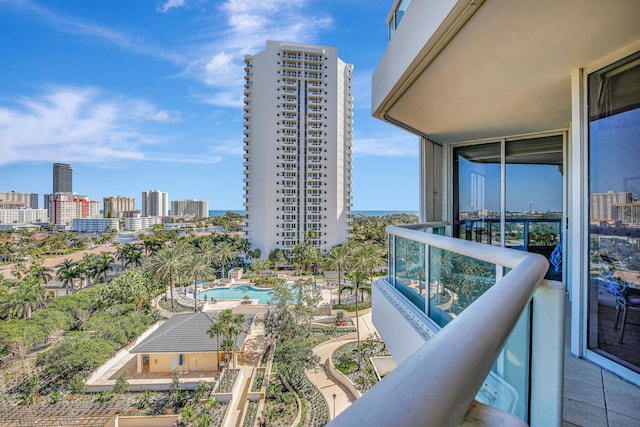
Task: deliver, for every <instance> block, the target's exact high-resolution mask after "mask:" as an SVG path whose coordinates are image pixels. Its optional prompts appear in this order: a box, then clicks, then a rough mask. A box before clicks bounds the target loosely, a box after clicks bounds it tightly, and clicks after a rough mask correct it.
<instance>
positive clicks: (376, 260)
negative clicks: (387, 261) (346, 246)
mask: <svg viewBox="0 0 640 427" xmlns="http://www.w3.org/2000/svg"><path fill="white" fill-rule="evenodd" d="M383 265H384V259H383V258H382V255H381V254H380V249H379V248H378V247H377V246H375V245H373V244H371V243H364V244H360V245H358V246H356V247H355V248H354V249H353V251H352V252H351V266H352V267H353V268H355V269H358V270H362V271H363V272H365V273H367V274H368V275H369V280H370V281H371V283H373V272H374V271H375V269H376V268H378V267H380V266H383Z"/></svg>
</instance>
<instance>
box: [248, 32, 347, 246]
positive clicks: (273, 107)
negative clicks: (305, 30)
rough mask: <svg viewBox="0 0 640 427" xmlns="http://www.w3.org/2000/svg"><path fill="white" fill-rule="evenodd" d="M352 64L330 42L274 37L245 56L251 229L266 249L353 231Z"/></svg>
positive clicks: (333, 240)
mask: <svg viewBox="0 0 640 427" xmlns="http://www.w3.org/2000/svg"><path fill="white" fill-rule="evenodd" d="M352 70H353V66H352V65H350V64H346V63H344V62H343V61H342V60H340V58H338V51H337V49H336V48H334V47H326V46H311V45H304V44H295V43H283V42H275V41H268V42H267V48H266V50H265V51H263V52H260V53H258V54H256V55H251V56H246V57H245V72H246V74H245V85H244V95H245V97H244V143H245V144H244V151H245V153H244V158H245V163H244V166H245V169H244V175H245V178H244V182H245V186H244V189H245V202H244V206H245V210H246V229H247V234H248V238H249V240H250V241H251V243H252V244H253V245H254V246H256V247H257V248H260V250H262V253H263V255H264V256H267V255H268V254H269V252H270V251H271V250H273V249H276V248H279V249H283V250H284V251H285V253H286V254H287V255H289V256H290V255H291V251H292V249H293V247H294V246H295V245H296V244H297V243H299V242H302V241H303V240H306V241H307V242H309V243H310V244H311V245H313V246H316V247H319V248H321V249H323V250H328V249H330V248H331V247H333V246H335V245H337V244H339V243H342V242H344V241H345V240H346V239H347V238H348V237H349V235H350V233H349V232H350V230H351V139H352V116H353V99H352V97H351V72H352ZM311 230H313V231H314V233H309V232H310V231H311ZM310 235H311V236H312V238H311V239H309V236H310Z"/></svg>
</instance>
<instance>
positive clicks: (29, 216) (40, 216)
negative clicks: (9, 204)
mask: <svg viewBox="0 0 640 427" xmlns="http://www.w3.org/2000/svg"><path fill="white" fill-rule="evenodd" d="M48 221H49V211H48V210H47V209H31V208H21V209H0V223H8V224H13V223H32V222H48Z"/></svg>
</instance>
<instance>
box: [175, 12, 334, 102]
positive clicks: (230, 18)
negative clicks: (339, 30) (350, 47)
mask: <svg viewBox="0 0 640 427" xmlns="http://www.w3.org/2000/svg"><path fill="white" fill-rule="evenodd" d="M305 4H306V1H305V0H228V1H226V2H224V3H223V4H222V6H220V11H221V12H222V16H221V17H216V19H217V20H216V24H219V23H220V22H221V21H222V20H224V21H225V22H226V25H224V24H223V25H222V26H223V27H225V28H226V29H225V30H223V31H221V32H217V33H213V34H207V37H208V38H209V39H212V38H213V39H215V41H214V42H210V43H207V44H205V45H204V46H201V47H200V48H199V49H197V50H196V51H195V52H194V59H193V60H192V61H191V62H190V64H189V66H188V67H187V70H186V71H185V73H184V74H185V75H188V76H191V77H196V78H198V79H199V80H201V81H203V82H204V83H205V84H207V85H209V86H211V87H214V88H216V89H233V90H235V91H237V88H239V87H241V84H242V81H241V80H240V78H241V77H242V76H244V71H243V68H244V56H245V55H248V54H255V53H257V52H259V51H261V50H263V49H264V47H265V44H266V40H281V41H292V42H298V43H312V42H313V41H314V40H315V39H316V37H317V35H318V33H319V32H320V31H321V30H324V29H326V28H328V27H330V26H331V25H332V24H333V20H332V19H331V18H330V17H328V16H314V15H312V14H310V13H309V12H307V11H306V10H305V8H304V6H305ZM204 98H206V99H207V102H208V103H212V104H216V105H220V106H225V107H227V106H234V107H235V106H239V105H241V104H240V102H241V99H238V100H235V99H233V103H232V104H230V103H229V101H230V98H229V96H228V95H227V94H217V95H214V96H208V97H204Z"/></svg>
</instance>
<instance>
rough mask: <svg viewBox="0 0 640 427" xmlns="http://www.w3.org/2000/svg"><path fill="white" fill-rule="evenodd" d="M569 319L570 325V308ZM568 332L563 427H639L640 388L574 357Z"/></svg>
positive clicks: (566, 334)
mask: <svg viewBox="0 0 640 427" xmlns="http://www.w3.org/2000/svg"><path fill="white" fill-rule="evenodd" d="M567 317H568V319H567V323H566V324H567V325H569V323H568V322H569V319H570V314H569V305H568V306H567ZM568 332H569V331H568V330H567V332H566V333H565V336H566V338H567V344H566V345H565V358H564V359H565V360H564V402H563V403H564V413H563V419H564V422H563V426H564V427H573V426H580V427H627V426H628V427H632V426H633V427H639V426H640V387H636V386H635V385H633V384H630V383H628V382H627V381H625V380H623V379H621V378H620V377H618V376H617V375H614V374H612V373H610V372H609V371H606V370H604V369H602V368H600V367H599V366H597V365H595V364H593V363H591V362H589V361H586V360H582V359H578V358H576V357H574V356H572V355H571V353H570V351H569V347H568V338H569V333H568ZM638 350H639V351H640V349H638Z"/></svg>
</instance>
